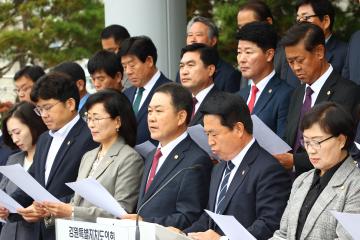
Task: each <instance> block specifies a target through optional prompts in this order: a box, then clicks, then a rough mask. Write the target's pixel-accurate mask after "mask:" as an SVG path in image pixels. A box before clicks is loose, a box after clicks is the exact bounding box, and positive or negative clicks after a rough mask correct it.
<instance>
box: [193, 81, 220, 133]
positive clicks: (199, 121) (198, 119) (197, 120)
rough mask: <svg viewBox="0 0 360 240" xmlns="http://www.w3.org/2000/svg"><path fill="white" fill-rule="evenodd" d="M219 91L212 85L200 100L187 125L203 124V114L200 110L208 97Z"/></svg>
mask: <svg viewBox="0 0 360 240" xmlns="http://www.w3.org/2000/svg"><path fill="white" fill-rule="evenodd" d="M217 92H219V90H218V89H217V87H216V86H214V87H213V88H212V89H211V90H210V91H209V93H208V94H207V95H206V96H205V98H204V100H203V101H202V102H201V104H200V106H199V108H198V110H197V111H196V113H195V115H194V117H193V119H191V121H190V123H189V127H190V126H195V125H197V124H201V125H203V126H204V119H203V118H204V114H203V113H202V112H201V110H202V109H203V108H204V105H205V103H206V101H208V99H209V98H210V97H211V96H212V95H214V94H215V93H217Z"/></svg>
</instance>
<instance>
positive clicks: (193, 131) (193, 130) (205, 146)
mask: <svg viewBox="0 0 360 240" xmlns="http://www.w3.org/2000/svg"><path fill="white" fill-rule="evenodd" d="M187 131H188V133H189V135H190V137H191V139H192V140H194V142H196V143H197V144H198V145H199V147H200V148H201V149H202V150H204V151H205V152H207V154H208V155H209V156H210V157H211V158H213V159H217V160H219V158H218V156H216V155H215V154H213V153H212V151H211V148H210V146H209V143H208V137H207V136H206V134H205V131H204V127H203V126H202V125H201V124H197V125H195V126H191V127H188V129H187Z"/></svg>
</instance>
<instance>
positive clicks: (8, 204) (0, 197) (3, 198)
mask: <svg viewBox="0 0 360 240" xmlns="http://www.w3.org/2000/svg"><path fill="white" fill-rule="evenodd" d="M0 205H1V206H3V207H4V208H7V210H9V212H10V213H17V211H16V209H18V208H23V206H21V205H20V204H19V203H18V202H17V201H15V200H14V199H13V198H12V197H10V196H9V195H8V194H7V193H5V192H4V191H3V190H1V189H0Z"/></svg>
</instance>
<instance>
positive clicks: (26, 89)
mask: <svg viewBox="0 0 360 240" xmlns="http://www.w3.org/2000/svg"><path fill="white" fill-rule="evenodd" d="M31 88H32V86H24V87H21V88H15V89H14V92H15V93H16V94H20V93H21V92H23V93H24V92H27V91H28V90H30V89H31Z"/></svg>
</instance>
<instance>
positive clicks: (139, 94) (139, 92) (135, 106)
mask: <svg viewBox="0 0 360 240" xmlns="http://www.w3.org/2000/svg"><path fill="white" fill-rule="evenodd" d="M144 90H145V88H143V87H141V88H138V90H137V94H136V98H135V100H134V102H133V110H134V113H135V115H136V114H137V113H138V111H139V107H140V102H141V98H142V95H143V92H144Z"/></svg>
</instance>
